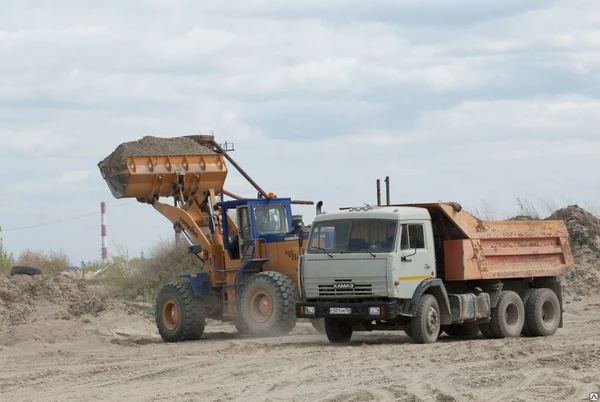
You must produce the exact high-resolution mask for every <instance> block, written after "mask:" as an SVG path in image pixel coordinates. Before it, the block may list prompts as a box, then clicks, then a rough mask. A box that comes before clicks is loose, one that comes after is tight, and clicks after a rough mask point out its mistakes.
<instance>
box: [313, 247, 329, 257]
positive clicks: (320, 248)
mask: <svg viewBox="0 0 600 402" xmlns="http://www.w3.org/2000/svg"><path fill="white" fill-rule="evenodd" d="M312 248H314V249H315V250H323V251H324V252H325V254H327V255H328V256H329V257H331V258H333V256H332V255H331V254H329V251H327V250H325V249H324V248H323V247H312Z"/></svg>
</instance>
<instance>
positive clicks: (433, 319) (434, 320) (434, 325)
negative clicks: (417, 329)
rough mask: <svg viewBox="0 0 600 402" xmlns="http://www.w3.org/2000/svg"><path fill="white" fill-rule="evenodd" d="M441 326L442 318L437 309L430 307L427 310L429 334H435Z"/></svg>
mask: <svg viewBox="0 0 600 402" xmlns="http://www.w3.org/2000/svg"><path fill="white" fill-rule="evenodd" d="M439 325H440V318H439V316H438V313H437V311H436V309H434V308H433V307H430V308H429V310H427V332H429V333H430V334H434V333H435V332H436V331H437V330H438V327H439Z"/></svg>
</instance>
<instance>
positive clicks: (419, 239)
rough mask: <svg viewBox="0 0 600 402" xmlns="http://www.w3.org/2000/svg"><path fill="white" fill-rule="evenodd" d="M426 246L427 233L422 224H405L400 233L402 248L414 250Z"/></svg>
mask: <svg viewBox="0 0 600 402" xmlns="http://www.w3.org/2000/svg"><path fill="white" fill-rule="evenodd" d="M415 248H416V249H422V248H425V235H424V233H423V225H421V224H412V223H409V224H403V225H402V233H401V235H400V249H401V250H414V249H415Z"/></svg>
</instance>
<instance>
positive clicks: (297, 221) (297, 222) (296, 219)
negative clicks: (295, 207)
mask: <svg viewBox="0 0 600 402" xmlns="http://www.w3.org/2000/svg"><path fill="white" fill-rule="evenodd" d="M292 226H293V228H294V233H296V234H297V235H298V246H299V247H300V248H302V245H303V244H304V233H303V230H302V228H303V227H304V222H302V215H293V216H292Z"/></svg>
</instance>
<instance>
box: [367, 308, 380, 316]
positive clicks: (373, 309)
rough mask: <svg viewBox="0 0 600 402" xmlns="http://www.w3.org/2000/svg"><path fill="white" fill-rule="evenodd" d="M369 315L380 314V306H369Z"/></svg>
mask: <svg viewBox="0 0 600 402" xmlns="http://www.w3.org/2000/svg"><path fill="white" fill-rule="evenodd" d="M369 315H381V308H380V307H369Z"/></svg>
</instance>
